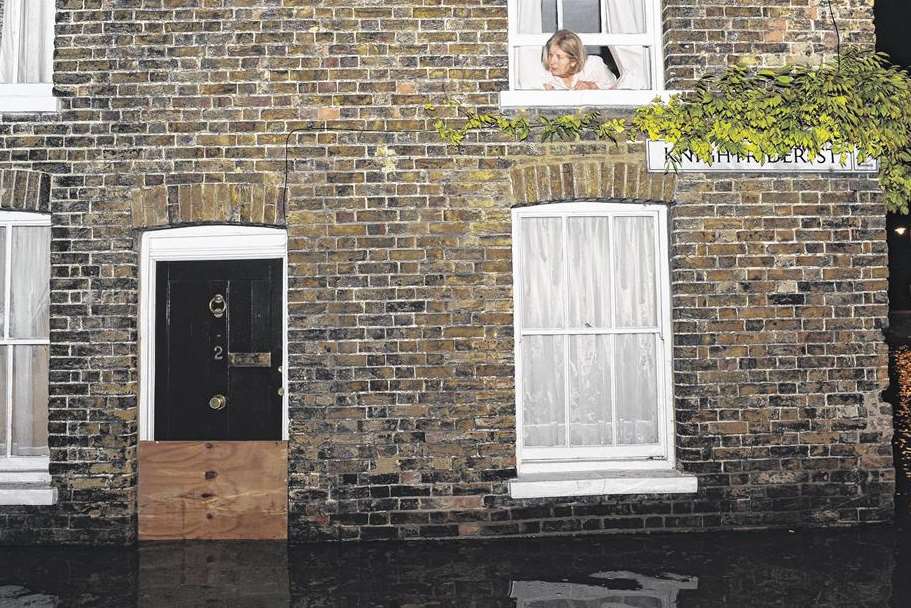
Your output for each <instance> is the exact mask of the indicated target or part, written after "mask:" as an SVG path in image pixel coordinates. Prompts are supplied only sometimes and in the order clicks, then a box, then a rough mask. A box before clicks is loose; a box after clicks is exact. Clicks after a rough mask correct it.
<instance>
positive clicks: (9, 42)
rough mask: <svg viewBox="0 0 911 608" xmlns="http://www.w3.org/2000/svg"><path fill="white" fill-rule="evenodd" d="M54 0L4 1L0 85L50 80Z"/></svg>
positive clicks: (52, 52) (0, 33)
mask: <svg viewBox="0 0 911 608" xmlns="http://www.w3.org/2000/svg"><path fill="white" fill-rule="evenodd" d="M54 1H55V0H4V2H2V17H3V28H2V32H0V82H6V83H15V82H20V83H36V82H51V81H52V80H53V78H52V76H53V74H52V71H53V65H52V63H53V59H52V58H53V54H54Z"/></svg>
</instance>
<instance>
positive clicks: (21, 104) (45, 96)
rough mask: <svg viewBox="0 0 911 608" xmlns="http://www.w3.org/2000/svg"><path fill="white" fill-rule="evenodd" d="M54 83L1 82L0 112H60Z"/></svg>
mask: <svg viewBox="0 0 911 608" xmlns="http://www.w3.org/2000/svg"><path fill="white" fill-rule="evenodd" d="M59 110H60V104H59V101H58V100H57V98H56V97H54V85H53V84H51V83H49V82H42V83H37V84H19V83H0V112H58V111H59Z"/></svg>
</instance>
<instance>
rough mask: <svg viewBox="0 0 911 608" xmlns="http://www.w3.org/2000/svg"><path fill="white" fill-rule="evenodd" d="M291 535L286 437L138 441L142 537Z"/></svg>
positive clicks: (273, 537) (270, 537) (260, 537)
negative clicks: (264, 439) (284, 438)
mask: <svg viewBox="0 0 911 608" xmlns="http://www.w3.org/2000/svg"><path fill="white" fill-rule="evenodd" d="M287 537H288V449H287V444H286V442H284V441H142V442H140V443H139V539H140V540H175V539H210V540H229V539H257V540H281V539H286V538H287Z"/></svg>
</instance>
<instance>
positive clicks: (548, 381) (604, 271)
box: [517, 216, 658, 447]
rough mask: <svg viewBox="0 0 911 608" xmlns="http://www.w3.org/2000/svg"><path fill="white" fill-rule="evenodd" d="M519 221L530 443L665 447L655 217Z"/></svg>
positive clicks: (524, 381) (524, 390)
mask: <svg viewBox="0 0 911 608" xmlns="http://www.w3.org/2000/svg"><path fill="white" fill-rule="evenodd" d="M520 221H521V225H520V232H519V243H518V249H519V268H520V272H521V310H518V311H517V313H518V315H519V316H520V319H521V331H522V338H521V339H522V347H521V348H522V350H521V357H522V363H521V367H522V372H521V373H522V407H523V415H524V423H523V427H524V428H523V433H524V441H525V445H526V446H527V447H579V446H606V445H641V444H651V443H657V441H658V409H657V408H658V370H657V365H658V361H657V358H656V354H657V344H656V334H655V331H654V329H652V328H654V327H656V326H657V325H658V309H657V303H658V302H657V298H658V291H657V276H656V268H657V264H656V258H655V239H656V238H657V235H656V233H655V222H654V219H653V218H652V217H635V216H633V217H631V216H616V217H614V218H613V220H610V219H609V218H608V217H603V216H597V217H572V216H570V217H566V218H560V217H548V218H523V219H522V220H520ZM564 239H565V241H564ZM612 271H613V274H614V276H613V277H611V272H612ZM611 286H613V289H611ZM612 317H613V319H612ZM637 329H642V331H641V332H637V331H635V330H637ZM535 330H559V334H557V335H553V334H554V333H557V332H554V331H551V332H548V334H549V335H548V334H544V335H542V334H537V333H535ZM591 330H596V331H597V330H604V333H595V334H592V333H590V332H591ZM616 330H621V331H622V332H623V333H616ZM526 332H531V333H530V334H527V333H526ZM574 332H575V333H574ZM580 332H589V333H580ZM629 332H632V333H629ZM567 425H569V429H568V431H569V432H568V433H567ZM614 426H616V427H617V428H614Z"/></svg>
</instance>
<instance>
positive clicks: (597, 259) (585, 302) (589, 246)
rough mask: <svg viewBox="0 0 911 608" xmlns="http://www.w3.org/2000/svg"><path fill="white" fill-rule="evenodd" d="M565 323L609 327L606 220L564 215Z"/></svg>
mask: <svg viewBox="0 0 911 608" xmlns="http://www.w3.org/2000/svg"><path fill="white" fill-rule="evenodd" d="M566 237H567V253H566V255H568V256H569V260H570V264H569V282H568V285H571V286H572V287H571V289H570V292H569V302H568V305H567V306H568V310H567V317H568V318H567V325H568V326H569V327H577V328H582V327H610V221H609V220H608V218H606V217H569V218H567V219H566Z"/></svg>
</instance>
